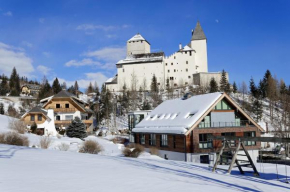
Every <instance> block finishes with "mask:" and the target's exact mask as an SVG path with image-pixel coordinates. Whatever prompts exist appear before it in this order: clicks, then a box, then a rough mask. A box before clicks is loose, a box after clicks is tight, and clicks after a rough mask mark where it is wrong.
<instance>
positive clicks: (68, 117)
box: [65, 115, 73, 121]
mask: <svg viewBox="0 0 290 192" xmlns="http://www.w3.org/2000/svg"><path fill="white" fill-rule="evenodd" d="M72 119H73V115H66V116H65V120H67V121H68V120H72Z"/></svg>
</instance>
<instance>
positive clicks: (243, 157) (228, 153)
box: [209, 135, 290, 183]
mask: <svg viewBox="0 0 290 192" xmlns="http://www.w3.org/2000/svg"><path fill="white" fill-rule="evenodd" d="M209 139H211V140H220V141H222V147H221V149H220V151H219V153H218V155H217V158H216V161H215V162H214V166H213V168H212V172H215V171H216V170H217V169H222V168H218V165H220V164H222V163H223V159H229V160H230V164H229V168H228V169H227V170H226V171H227V173H228V174H231V171H232V169H233V168H234V167H237V168H238V169H239V171H240V173H241V174H245V173H246V172H248V173H253V175H254V176H257V177H260V174H259V172H258V171H257V168H256V166H255V164H254V162H253V160H252V158H251V156H250V154H249V152H248V150H247V149H246V147H245V145H244V142H248V141H252V142H273V143H285V144H288V143H290V138H279V137H236V136H213V135H211V136H209ZM231 141H235V143H237V145H236V146H235V147H233V146H232V145H231V144H232V143H231ZM238 157H239V158H238ZM260 166H261V165H260ZM262 166H263V167H264V165H263V158H262ZM244 167H247V168H251V169H252V170H253V171H245V170H243V168H244ZM222 170H225V169H222ZM260 171H261V167H260ZM276 173H277V179H279V176H278V165H277V161H276ZM285 173H286V183H289V181H288V176H287V167H286V163H285Z"/></svg>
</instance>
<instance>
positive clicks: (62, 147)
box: [58, 143, 69, 151]
mask: <svg viewBox="0 0 290 192" xmlns="http://www.w3.org/2000/svg"><path fill="white" fill-rule="evenodd" d="M58 149H59V150H60V151H67V150H69V144H66V143H61V144H59V145H58Z"/></svg>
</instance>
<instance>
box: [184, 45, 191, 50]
mask: <svg viewBox="0 0 290 192" xmlns="http://www.w3.org/2000/svg"><path fill="white" fill-rule="evenodd" d="M182 50H183V51H193V49H192V48H190V47H189V46H187V45H186V46H184V47H183V49H182Z"/></svg>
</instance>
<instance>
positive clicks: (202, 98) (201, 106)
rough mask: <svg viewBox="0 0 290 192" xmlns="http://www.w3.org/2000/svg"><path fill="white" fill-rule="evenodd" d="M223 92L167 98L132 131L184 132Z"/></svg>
mask: <svg viewBox="0 0 290 192" xmlns="http://www.w3.org/2000/svg"><path fill="white" fill-rule="evenodd" d="M222 94H223V93H221V92H217V93H209V94H204V95H196V96H192V97H191V98H188V99H186V100H182V99H173V100H167V101H165V102H163V103H161V104H160V105H159V106H158V107H156V108H155V109H154V110H153V111H152V112H151V113H150V114H149V115H148V116H147V117H146V118H145V119H144V120H142V121H141V122H140V123H139V124H137V125H136V128H134V129H133V132H141V133H142V132H153V133H175V134H184V133H185V132H186V131H187V129H188V128H190V127H191V126H192V125H193V124H194V123H195V122H196V121H197V120H198V119H199V118H200V117H201V116H202V115H203V114H204V113H205V112H206V111H207V110H208V108H209V107H210V106H212V105H213V104H214V103H215V102H216V101H217V100H218V99H219V98H220V97H221V96H222Z"/></svg>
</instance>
